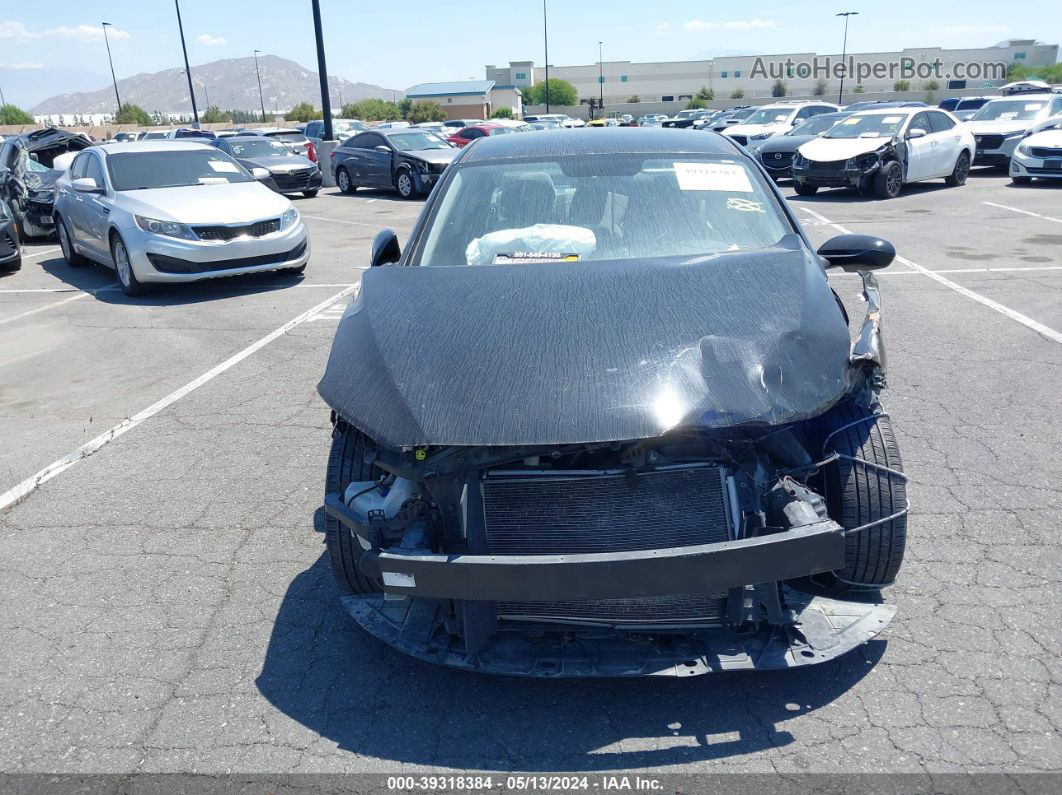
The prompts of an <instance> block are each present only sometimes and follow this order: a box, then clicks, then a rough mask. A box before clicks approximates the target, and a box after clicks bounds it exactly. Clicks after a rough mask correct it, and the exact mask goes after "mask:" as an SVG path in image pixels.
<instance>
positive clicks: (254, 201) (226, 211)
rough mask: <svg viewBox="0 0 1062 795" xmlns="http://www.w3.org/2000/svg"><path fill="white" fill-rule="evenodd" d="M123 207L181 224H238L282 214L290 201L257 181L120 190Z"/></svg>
mask: <svg viewBox="0 0 1062 795" xmlns="http://www.w3.org/2000/svg"><path fill="white" fill-rule="evenodd" d="M115 203H116V204H117V205H118V206H120V207H121V208H122V209H123V210H127V211H128V212H130V213H133V214H135V215H146V216H147V217H149V218H156V219H158V220H160V221H178V222H180V223H182V224H238V223H250V222H251V221H260V220H262V219H263V218H272V217H275V216H278V215H281V214H283V213H284V211H286V210H287V209H288V208H289V207H290V206H291V202H290V201H288V200H287V199H285V198H284V197H283V196H281V195H280V194H279V193H274V192H273V191H271V190H270V189H269V188H267V187H266V186H265V185H260V184H259V183H257V182H238V183H235V184H228V185H191V186H188V187H183V188H149V189H147V190H130V191H123V192H122V193H119V194H118V195H117V197H116V202H115Z"/></svg>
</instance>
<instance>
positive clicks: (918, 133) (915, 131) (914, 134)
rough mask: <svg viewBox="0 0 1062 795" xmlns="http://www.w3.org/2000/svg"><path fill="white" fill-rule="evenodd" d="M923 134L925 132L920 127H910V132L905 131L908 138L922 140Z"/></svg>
mask: <svg viewBox="0 0 1062 795" xmlns="http://www.w3.org/2000/svg"><path fill="white" fill-rule="evenodd" d="M925 134H926V131H925V130H923V129H922V128H921V127H912V128H911V129H910V130H908V131H907V137H908V138H922V137H924V136H925Z"/></svg>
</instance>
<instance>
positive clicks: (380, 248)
mask: <svg viewBox="0 0 1062 795" xmlns="http://www.w3.org/2000/svg"><path fill="white" fill-rule="evenodd" d="M401 256H402V249H401V248H400V247H399V245H398V236H397V235H396V234H395V230H394V229H381V230H380V231H379V232H377V233H376V237H374V238H373V239H372V255H371V257H370V259H369V265H371V266H372V267H376V266H377V265H387V264H388V263H391V262H398V259H399V257H401Z"/></svg>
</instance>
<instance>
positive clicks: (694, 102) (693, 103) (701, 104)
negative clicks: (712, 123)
mask: <svg viewBox="0 0 1062 795" xmlns="http://www.w3.org/2000/svg"><path fill="white" fill-rule="evenodd" d="M707 107H708V103H706V102H705V101H704V100H703V99H701V98H700V97H694V98H693V99H691V100H690V101H689V102H687V103H686V110H693V109H694V108H707Z"/></svg>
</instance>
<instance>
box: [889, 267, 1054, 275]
mask: <svg viewBox="0 0 1062 795" xmlns="http://www.w3.org/2000/svg"><path fill="white" fill-rule="evenodd" d="M1024 271H1030V272H1035V271H1062V265H1036V266H1033V267H1029V268H940V269H938V270H935V271H933V273H1022V272H1024ZM921 275H922V274H921V272H919V271H882V272H881V273H879V274H878V276H921Z"/></svg>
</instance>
